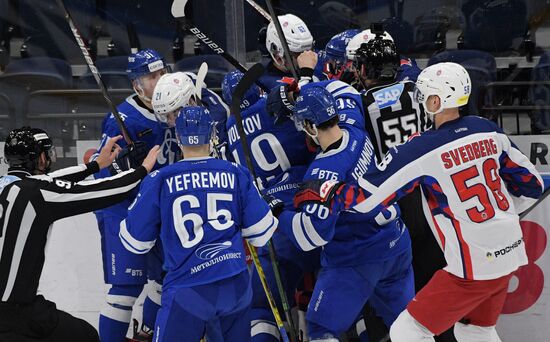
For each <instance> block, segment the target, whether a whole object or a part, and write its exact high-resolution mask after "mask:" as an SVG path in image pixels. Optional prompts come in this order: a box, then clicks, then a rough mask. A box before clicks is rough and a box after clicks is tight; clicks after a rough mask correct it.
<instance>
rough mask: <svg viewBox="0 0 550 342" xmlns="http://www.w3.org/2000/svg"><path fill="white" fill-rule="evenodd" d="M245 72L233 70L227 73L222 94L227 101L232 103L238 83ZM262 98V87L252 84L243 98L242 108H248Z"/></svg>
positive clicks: (229, 103)
mask: <svg viewBox="0 0 550 342" xmlns="http://www.w3.org/2000/svg"><path fill="white" fill-rule="evenodd" d="M243 76H244V74H243V73H242V72H241V71H240V70H233V71H231V72H230V73H228V74H226V75H225V77H224V78H223V81H222V96H223V100H224V101H225V103H227V104H228V105H231V102H232V101H233V93H234V92H235V88H237V84H239V81H240V80H241V79H242V78H243ZM259 99H260V87H258V86H257V85H255V84H254V85H252V87H250V88H249V89H248V90H247V91H246V93H245V94H244V97H243V99H242V100H241V105H240V107H241V109H246V108H248V107H250V106H252V105H253V104H254V103H256V102H257V101H258V100H259Z"/></svg>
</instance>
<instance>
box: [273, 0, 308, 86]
mask: <svg viewBox="0 0 550 342" xmlns="http://www.w3.org/2000/svg"><path fill="white" fill-rule="evenodd" d="M265 2H266V4H267V9H268V11H269V15H270V16H271V22H272V23H273V25H275V30H277V35H278V36H279V39H280V40H281V45H282V46H283V50H284V52H285V53H284V56H283V57H285V59H286V61H287V63H288V65H290V71H291V72H292V77H294V80H295V81H296V83H297V82H298V81H300V78H298V75H299V73H298V67H296V64H295V63H294V58H292V55H291V54H290V49H289V48H288V42H287V41H286V37H285V35H284V33H283V29H282V28H281V23H280V22H279V19H278V17H277V14H276V13H275V10H274V9H273V4H272V3H271V0H266V1H265Z"/></svg>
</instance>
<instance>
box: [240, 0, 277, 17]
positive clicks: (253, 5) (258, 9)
mask: <svg viewBox="0 0 550 342" xmlns="http://www.w3.org/2000/svg"><path fill="white" fill-rule="evenodd" d="M246 2H248V4H249V5H250V6H252V7H254V9H255V10H256V11H258V13H260V14H261V15H262V17H264V18H266V19H267V21H269V22H271V17H270V16H269V13H267V11H266V10H264V9H263V8H262V6H260V5H258V4H257V3H255V2H254V0H246Z"/></svg>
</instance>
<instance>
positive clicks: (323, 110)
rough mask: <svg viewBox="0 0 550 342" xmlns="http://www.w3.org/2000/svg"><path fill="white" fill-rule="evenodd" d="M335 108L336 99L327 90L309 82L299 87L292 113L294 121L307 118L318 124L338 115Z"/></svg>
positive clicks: (297, 121) (300, 121)
mask: <svg viewBox="0 0 550 342" xmlns="http://www.w3.org/2000/svg"><path fill="white" fill-rule="evenodd" d="M336 108H337V105H336V100H334V97H333V96H332V94H331V93H330V92H329V91H328V90H326V89H325V88H324V87H321V86H319V85H316V84H315V83H309V84H306V85H304V86H303V87H302V88H301V90H300V95H299V96H298V98H297V99H296V103H295V104H294V109H293V110H292V113H293V114H294V121H295V122H296V123H302V122H303V121H304V120H308V121H309V122H311V123H312V124H315V125H317V126H318V125H320V124H322V123H324V122H327V121H329V120H330V119H332V118H333V117H335V116H336V115H338V112H337V109H336Z"/></svg>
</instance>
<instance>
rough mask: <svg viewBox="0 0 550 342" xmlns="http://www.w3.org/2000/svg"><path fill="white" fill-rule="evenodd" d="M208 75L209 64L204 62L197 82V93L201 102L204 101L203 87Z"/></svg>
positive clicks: (198, 73)
mask: <svg viewBox="0 0 550 342" xmlns="http://www.w3.org/2000/svg"><path fill="white" fill-rule="evenodd" d="M207 73H208V64H206V62H202V64H201V66H200V68H199V71H198V72H197V80H196V81H195V91H196V92H197V97H198V98H199V100H202V87H203V86H204V79H205V78H206V74H207Z"/></svg>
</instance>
